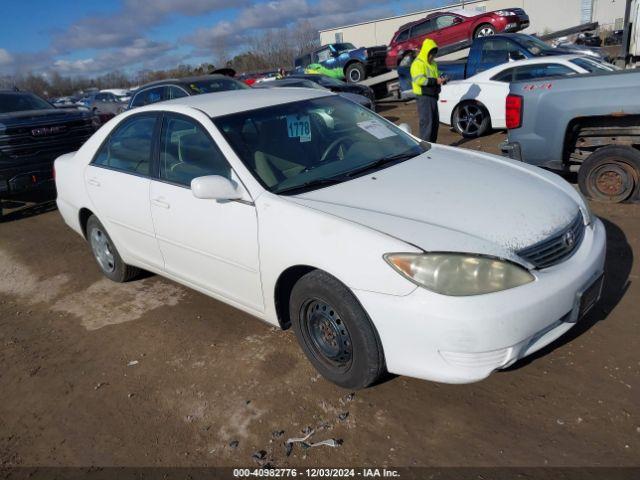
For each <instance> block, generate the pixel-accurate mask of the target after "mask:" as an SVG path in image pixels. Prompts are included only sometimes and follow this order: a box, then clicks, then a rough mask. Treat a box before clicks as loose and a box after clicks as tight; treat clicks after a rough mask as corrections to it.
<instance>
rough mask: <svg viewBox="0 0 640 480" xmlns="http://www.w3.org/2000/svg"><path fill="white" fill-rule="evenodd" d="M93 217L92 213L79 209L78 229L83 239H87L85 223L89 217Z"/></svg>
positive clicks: (86, 209) (85, 209)
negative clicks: (80, 230)
mask: <svg viewBox="0 0 640 480" xmlns="http://www.w3.org/2000/svg"><path fill="white" fill-rule="evenodd" d="M91 215H93V212H92V211H91V210H89V209H88V208H81V209H80V214H79V220H80V228H81V229H82V234H83V235H84V238H87V222H88V221H89V217H90V216H91Z"/></svg>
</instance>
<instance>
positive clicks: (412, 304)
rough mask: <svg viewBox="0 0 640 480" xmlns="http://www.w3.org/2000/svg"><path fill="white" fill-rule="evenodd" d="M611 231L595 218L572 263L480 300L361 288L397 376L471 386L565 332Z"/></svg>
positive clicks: (595, 274) (601, 261)
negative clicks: (376, 291)
mask: <svg viewBox="0 0 640 480" xmlns="http://www.w3.org/2000/svg"><path fill="white" fill-rule="evenodd" d="M605 249H606V233H605V229H604V225H603V224H602V222H601V221H600V220H596V221H595V222H594V223H593V225H591V226H589V227H587V228H586V231H585V236H584V238H583V241H582V244H581V245H580V248H579V249H578V250H577V251H576V253H575V254H574V255H573V256H572V257H571V258H569V259H568V260H567V261H565V262H563V263H560V264H558V265H555V266H553V267H550V268H547V269H544V270H540V271H534V272H533V273H534V275H535V277H536V280H535V281H534V282H532V283H530V284H528V285H524V286H521V287H518V288H513V289H511V290H506V291H503V292H498V293H493V294H489V295H479V296H475V297H447V296H443V295H438V294H435V293H433V292H429V291H428V290H426V289H423V288H416V290H414V291H413V292H412V293H411V294H409V295H407V296H404V297H398V296H392V295H384V294H380V293H373V292H366V291H361V290H356V291H354V293H355V294H356V296H357V298H358V299H359V301H360V302H361V304H362V305H363V307H364V308H365V310H366V311H367V313H368V314H369V316H370V318H371V320H372V321H373V323H374V325H375V327H376V329H377V331H378V333H379V335H380V340H381V342H382V346H383V349H384V353H385V358H386V362H387V368H388V370H389V371H390V372H392V373H395V374H399V375H407V376H411V377H416V378H422V379H426V380H434V381H439V382H445V383H470V382H475V381H479V380H482V379H484V378H486V377H487V376H489V375H490V374H491V372H493V371H495V370H498V369H502V368H506V367H508V366H509V365H511V364H513V363H514V362H516V361H517V360H519V359H521V358H523V357H525V356H527V355H530V354H531V353H533V352H535V351H537V350H539V349H541V348H543V347H544V346H546V345H548V344H549V343H551V342H553V341H554V340H555V339H557V338H558V337H560V336H562V335H563V334H564V333H566V332H567V331H568V330H569V329H570V328H571V327H573V325H575V323H574V322H573V320H574V318H572V313H573V312H574V311H575V308H576V299H577V298H578V297H579V295H580V293H581V292H583V291H584V290H585V289H586V288H587V287H588V286H589V285H591V284H592V283H593V281H594V279H596V278H598V277H599V276H600V275H601V273H602V271H603V269H604V261H605Z"/></svg>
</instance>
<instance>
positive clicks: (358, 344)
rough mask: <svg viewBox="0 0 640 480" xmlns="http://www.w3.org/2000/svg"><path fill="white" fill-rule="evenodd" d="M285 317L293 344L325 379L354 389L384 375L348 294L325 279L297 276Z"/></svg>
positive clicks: (365, 321)
mask: <svg viewBox="0 0 640 480" xmlns="http://www.w3.org/2000/svg"><path fill="white" fill-rule="evenodd" d="M289 312H290V318H291V323H292V327H293V331H294V332H295V334H296V337H297V339H298V343H299V344H300V346H301V347H302V350H303V351H304V353H305V355H306V356H307V358H308V359H309V361H310V362H311V363H312V365H313V366H314V367H315V368H316V370H318V372H320V374H322V376H323V377H325V378H326V379H327V380H329V381H331V382H333V383H335V384H337V385H339V386H341V387H344V388H349V389H360V388H366V387H368V386H370V385H372V384H374V383H375V382H376V381H378V380H379V379H380V378H381V377H382V376H383V375H384V374H385V372H386V367H385V361H384V353H383V350H382V344H381V343H380V339H379V337H378V333H377V332H376V329H375V327H374V326H373V324H372V323H371V320H370V319H369V316H368V315H367V313H366V312H365V311H364V309H363V308H362V306H361V305H360V303H359V302H358V300H357V299H356V298H355V297H354V296H353V294H352V293H351V291H349V289H348V288H347V287H345V286H344V285H343V284H342V283H340V282H339V281H338V280H337V279H335V278H334V277H332V276H331V275H329V274H327V273H325V272H322V271H320V270H314V271H312V272H309V273H308V274H306V275H305V276H304V277H302V278H301V279H300V280H299V281H298V282H297V283H296V284H295V286H294V287H293V290H292V292H291V299H290V301H289Z"/></svg>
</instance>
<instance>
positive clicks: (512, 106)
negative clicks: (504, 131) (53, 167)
mask: <svg viewBox="0 0 640 480" xmlns="http://www.w3.org/2000/svg"><path fill="white" fill-rule="evenodd" d="M522 104H523V98H522V97H521V96H520V95H512V94H509V95H508V96H507V104H506V119H507V128H508V129H509V130H513V129H516V128H520V127H521V126H522Z"/></svg>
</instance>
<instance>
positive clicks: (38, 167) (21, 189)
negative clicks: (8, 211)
mask: <svg viewBox="0 0 640 480" xmlns="http://www.w3.org/2000/svg"><path fill="white" fill-rule="evenodd" d="M53 186H54V183H53V160H51V161H47V162H42V163H37V164H30V165H25V166H23V167H19V168H8V169H4V170H2V169H0V198H5V199H8V198H12V197H14V196H18V195H21V194H24V193H28V192H32V191H36V190H42V189H46V188H53Z"/></svg>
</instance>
